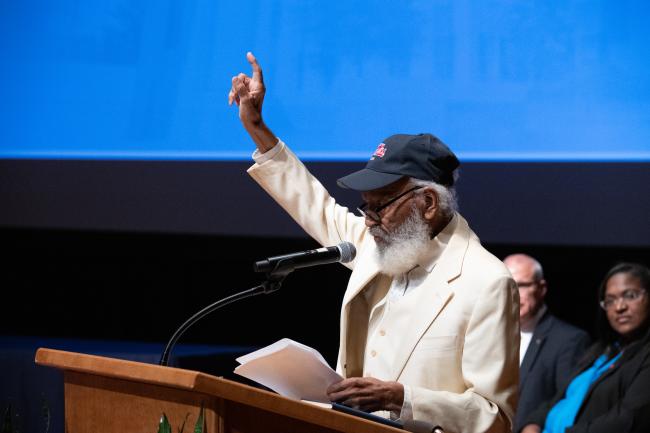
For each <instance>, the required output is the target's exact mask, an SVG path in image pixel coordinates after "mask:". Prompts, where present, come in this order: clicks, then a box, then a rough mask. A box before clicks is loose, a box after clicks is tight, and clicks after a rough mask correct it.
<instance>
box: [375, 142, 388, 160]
mask: <svg viewBox="0 0 650 433" xmlns="http://www.w3.org/2000/svg"><path fill="white" fill-rule="evenodd" d="M385 153H386V145H385V144H384V143H380V144H379V146H377V150H375V153H373V154H372V156H377V157H379V158H381V157H383V156H384V154H385Z"/></svg>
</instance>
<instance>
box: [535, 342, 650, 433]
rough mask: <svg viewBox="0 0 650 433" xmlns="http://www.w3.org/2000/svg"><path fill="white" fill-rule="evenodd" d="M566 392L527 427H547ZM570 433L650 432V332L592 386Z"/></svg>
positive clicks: (540, 409) (625, 352)
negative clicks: (550, 411)
mask: <svg viewBox="0 0 650 433" xmlns="http://www.w3.org/2000/svg"><path fill="white" fill-rule="evenodd" d="M596 355H599V354H595V355H594V356H592V357H591V359H589V360H588V362H586V363H584V364H583V365H582V367H583V368H581V369H580V370H579V372H582V371H584V370H585V369H586V368H588V367H590V366H591V365H592V363H593V361H594V360H595V359H596V358H597V356H596ZM576 374H577V373H576ZM565 390H566V388H565V389H563V390H562V391H561V392H559V393H558V394H557V395H556V396H555V398H554V399H553V400H552V401H550V402H548V403H547V404H544V405H542V406H541V407H540V408H538V409H537V410H536V411H535V412H534V413H533V414H532V415H531V416H530V418H529V419H527V420H526V422H525V423H526V424H529V423H532V424H537V425H540V426H543V425H544V421H545V420H546V415H547V414H548V412H549V410H550V409H551V408H552V407H553V406H554V405H555V403H556V402H557V401H559V400H560V399H562V398H563V397H564V393H565ZM566 432H567V433H613V432H615V433H648V432H650V332H648V333H647V334H646V336H645V337H644V338H643V339H642V340H641V341H639V342H637V343H635V344H634V345H631V346H630V347H628V348H626V349H625V351H624V352H623V355H621V357H620V358H619V360H618V361H616V362H615V363H614V364H613V365H612V367H610V368H609V370H607V371H606V372H605V373H604V374H603V375H602V376H601V377H600V378H598V380H597V381H596V382H594V383H593V384H592V385H591V387H590V388H589V391H588V392H587V396H586V397H585V401H584V402H583V403H582V406H581V407H580V411H579V412H578V415H577V417H576V420H575V422H574V424H573V426H572V427H570V428H568V429H566Z"/></svg>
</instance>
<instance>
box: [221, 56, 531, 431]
mask: <svg viewBox="0 0 650 433" xmlns="http://www.w3.org/2000/svg"><path fill="white" fill-rule="evenodd" d="M247 59H248V61H249V63H250V64H251V66H252V69H253V74H252V76H248V75H245V74H243V73H241V74H239V75H237V76H235V77H233V79H232V88H231V90H230V93H229V95H228V100H229V103H230V104H232V103H235V104H237V105H238V106H239V117H240V119H241V122H242V124H243V126H244V128H245V129H246V131H247V132H248V133H249V135H250V136H251V138H252V139H253V141H254V142H255V144H256V146H257V150H256V151H255V152H254V154H253V158H254V159H255V164H254V165H253V166H252V167H251V168H250V169H249V171H248V172H249V174H250V175H251V176H252V177H253V178H254V179H255V180H256V181H257V182H258V183H259V184H260V185H261V186H262V188H264V189H265V190H266V191H267V192H268V193H269V194H270V195H271V196H272V197H273V198H274V199H275V200H276V201H277V202H278V203H279V204H280V205H281V206H282V207H283V208H284V209H285V210H286V211H287V212H288V213H289V214H290V215H291V216H292V217H293V218H294V219H295V220H296V221H297V222H298V224H300V226H302V228H303V229H304V230H305V231H306V232H307V233H308V234H309V235H311V236H312V237H313V238H314V239H316V240H317V241H318V242H319V243H321V244H322V245H332V244H336V243H340V242H342V241H347V242H351V243H353V244H354V245H355V246H356V248H357V251H358V254H357V258H356V259H355V260H354V261H353V262H352V263H350V264H348V265H347V266H349V267H350V268H351V269H352V275H351V276H350V281H349V283H348V287H347V290H346V292H345V294H344V296H343V305H342V311H341V329H340V346H339V357H338V365H337V369H338V371H339V372H340V373H341V375H342V376H343V377H345V379H344V380H342V381H341V382H339V383H336V384H333V385H332V386H330V388H329V389H328V395H329V397H330V399H331V400H332V401H336V402H340V403H343V404H346V405H349V406H353V407H356V408H359V409H361V410H364V411H368V412H377V411H381V412H380V413H381V414H382V415H383V416H386V417H391V418H393V419H400V420H401V421H402V422H403V423H404V424H405V426H406V427H407V428H409V426H414V427H415V426H418V427H422V426H426V429H427V430H429V431H432V430H434V429H437V430H438V431H440V430H442V431H444V432H458V433H460V432H470V433H479V432H480V433H483V432H509V431H511V429H512V418H513V414H514V411H515V409H516V407H515V406H516V395H517V383H518V372H519V353H518V352H519V320H518V319H519V305H518V291H517V286H516V285H515V284H514V281H513V280H512V278H511V276H510V274H509V272H508V270H507V269H506V268H505V266H504V265H503V263H501V261H499V260H498V259H497V258H496V257H494V256H493V255H492V254H490V253H489V252H488V251H487V250H485V249H484V248H483V247H482V246H481V244H480V242H479V239H478V238H477V236H476V235H475V234H474V233H473V232H472V230H471V229H470V228H469V226H468V224H467V221H465V219H464V218H463V217H462V216H461V215H460V214H459V213H458V212H457V211H456V207H457V206H456V199H455V195H454V189H453V186H454V177H455V176H454V175H455V170H456V168H457V167H458V165H459V162H458V160H457V158H456V156H455V155H454V154H453V153H452V152H451V150H449V148H447V146H445V145H444V144H443V143H442V142H441V141H440V140H438V139H437V138H436V137H434V136H433V135H431V134H418V135H407V134H397V135H393V136H391V137H388V138H386V139H385V140H383V142H382V143H381V144H379V145H378V147H377V148H376V150H375V151H374V153H373V154H372V156H371V157H370V161H369V162H368V164H367V165H366V167H365V168H364V169H362V170H360V171H357V172H355V173H352V174H350V175H348V176H346V177H343V178H341V179H339V181H338V184H339V185H340V186H341V187H343V188H351V189H354V190H357V191H360V192H361V197H362V198H363V201H364V203H363V205H361V206H360V207H359V209H358V212H359V215H355V214H354V213H352V212H350V211H348V209H347V208H345V207H342V206H339V205H338V204H337V203H336V202H335V200H334V199H333V198H332V197H331V196H330V195H329V193H328V192H327V191H326V190H325V188H324V187H323V186H322V185H321V184H320V183H319V182H318V180H316V179H315V178H314V177H313V176H312V175H311V174H310V173H309V171H308V170H307V169H306V168H305V166H304V165H303V164H302V163H301V162H300V161H299V160H298V158H297V157H296V156H295V155H294V154H293V153H292V152H291V150H289V148H288V146H287V145H286V144H284V143H283V142H282V141H281V140H279V139H278V138H277V137H276V136H275V135H274V134H273V133H272V132H271V130H270V129H269V128H268V127H267V126H266V124H265V123H264V121H263V119H262V104H263V102H264V94H265V86H264V80H263V77H262V70H261V68H260V66H259V64H258V62H257V60H256V59H255V57H254V56H253V54H252V53H248V54H247Z"/></svg>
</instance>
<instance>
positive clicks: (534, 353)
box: [514, 311, 590, 432]
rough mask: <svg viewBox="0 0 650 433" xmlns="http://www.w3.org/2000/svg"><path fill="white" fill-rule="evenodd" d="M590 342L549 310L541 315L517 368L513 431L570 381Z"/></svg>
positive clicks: (578, 330) (584, 335) (582, 333)
mask: <svg viewBox="0 0 650 433" xmlns="http://www.w3.org/2000/svg"><path fill="white" fill-rule="evenodd" d="M589 342H590V338H589V335H588V334H587V333H586V332H585V331H583V330H581V329H579V328H576V327H575V326H572V325H569V324H568V323H566V322H563V321H561V320H560V319H558V318H557V317H555V316H553V315H552V314H550V313H549V312H548V311H547V312H546V313H545V314H544V316H542V318H541V319H540V321H539V322H538V323H537V326H536V327H535V330H534V331H533V337H532V339H531V341H530V345H529V346H528V349H527V350H526V354H525V355H524V359H523V362H522V364H521V367H520V369H519V405H518V408H517V414H516V415H515V425H514V431H515V432H518V431H519V430H520V429H521V428H522V427H523V426H524V424H523V423H524V421H525V419H526V417H528V416H529V415H530V414H531V413H532V412H533V411H534V410H535V409H537V408H538V407H539V406H540V405H541V404H543V403H544V402H547V401H549V400H551V399H552V398H553V397H554V396H555V395H556V394H557V393H558V391H560V390H563V389H564V387H565V386H566V385H567V384H568V383H569V379H571V376H572V374H573V373H574V372H575V369H576V366H577V363H578V360H579V359H580V358H582V357H583V356H584V354H585V350H586V349H587V347H588V346H589Z"/></svg>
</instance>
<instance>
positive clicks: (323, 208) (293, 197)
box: [248, 141, 366, 268]
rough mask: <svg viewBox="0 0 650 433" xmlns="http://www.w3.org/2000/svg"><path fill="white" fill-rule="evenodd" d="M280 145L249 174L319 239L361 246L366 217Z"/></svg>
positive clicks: (319, 241) (286, 148)
mask: <svg viewBox="0 0 650 433" xmlns="http://www.w3.org/2000/svg"><path fill="white" fill-rule="evenodd" d="M277 146H281V149H280V151H279V152H278V153H277V154H276V155H275V156H274V157H273V158H271V159H269V160H268V161H265V162H263V163H261V164H257V163H256V164H254V165H253V166H252V167H251V168H249V169H248V174H250V176H251V177H252V178H253V179H254V180H255V181H256V182H257V183H258V184H259V185H260V186H261V187H262V188H264V190H265V191H266V192H267V193H268V194H269V195H270V196H271V197H272V198H273V199H274V200H275V201H276V202H277V203H278V204H279V205H280V206H281V207H282V208H283V209H284V210H286V211H287V213H289V215H291V217H292V218H293V219H294V220H295V221H296V222H297V223H298V224H299V225H300V226H301V227H302V228H303V229H304V230H305V231H306V232H307V234H309V235H310V236H311V237H312V238H314V239H315V240H316V241H317V242H318V243H320V244H321V245H323V246H330V245H336V244H338V243H340V242H343V241H346V242H351V243H353V244H354V245H355V246H357V248H359V246H360V245H361V242H362V241H363V238H364V236H365V233H366V230H365V223H364V221H363V218H361V217H359V216H355V215H354V214H353V213H351V212H349V211H348V209H347V208H346V207H343V206H339V205H338V204H337V203H336V201H335V200H334V198H332V197H331V196H330V195H329V193H328V192H327V190H326V189H325V188H324V187H323V185H322V184H321V183H320V182H319V181H318V180H317V179H316V178H315V177H314V176H312V174H311V173H310V172H309V171H308V170H307V168H306V167H305V166H304V165H303V163H302V162H301V161H300V160H299V159H298V158H297V157H296V156H295V155H294V153H293V152H292V151H291V150H290V149H289V148H288V147H287V146H286V145H285V144H284V143H283V142H281V141H280V142H278V144H277ZM353 264H354V262H352V263H348V264H346V266H348V267H350V268H352V267H353Z"/></svg>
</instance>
